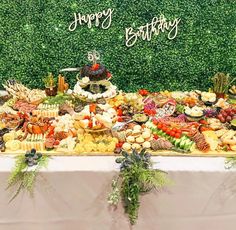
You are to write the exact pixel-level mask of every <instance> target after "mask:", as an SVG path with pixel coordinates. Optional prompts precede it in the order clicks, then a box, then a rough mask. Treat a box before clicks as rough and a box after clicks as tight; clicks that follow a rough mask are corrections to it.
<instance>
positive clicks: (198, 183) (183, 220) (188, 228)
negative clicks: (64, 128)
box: [0, 156, 236, 230]
mask: <svg viewBox="0 0 236 230" xmlns="http://www.w3.org/2000/svg"><path fill="white" fill-rule="evenodd" d="M224 160H225V159H224V158H220V157H219V158H199V157H153V161H154V162H156V164H155V165H154V166H155V167H158V168H159V169H162V170H166V171H168V172H169V176H170V178H171V179H172V180H173V181H174V184H173V185H172V186H170V187H168V188H166V189H165V190H163V191H160V192H158V193H157V192H153V193H150V194H147V195H145V196H143V197H142V199H141V207H140V213H139V219H138V222H137V225H136V226H134V227H133V229H134V230H141V229H142V230H144V229H145V230H152V229H153V230H156V229H157V230H174V229H175V230H199V229H201V230H205V229H206V230H235V228H236V170H235V169H233V170H230V171H229V170H226V169H225V168H224ZM13 165H14V159H13V158H12V157H10V156H2V157H0V230H64V229H66V230H80V229H81V230H90V229H91V230H100V229H101V230H111V229H112V230H120V229H122V230H126V229H130V226H129V223H128V220H127V218H126V217H125V216H124V214H123V209H122V207H121V206H119V207H118V209H117V210H112V209H111V208H110V207H109V206H108V205H107V202H106V198H107V194H108V192H109V191H110V183H111V180H112V178H113V177H114V176H115V175H117V172H118V165H117V164H116V163H115V158H114V157H53V159H52V160H50V163H49V166H48V168H47V169H44V170H42V172H41V173H40V176H39V177H38V180H37V183H36V187H35V195H34V198H33V199H32V198H30V197H29V196H28V194H20V195H19V197H17V199H16V200H14V201H13V202H12V203H10V204H8V200H9V198H10V196H11V193H10V191H5V187H6V184H7V178H8V176H9V172H10V170H11V168H12V167H13Z"/></svg>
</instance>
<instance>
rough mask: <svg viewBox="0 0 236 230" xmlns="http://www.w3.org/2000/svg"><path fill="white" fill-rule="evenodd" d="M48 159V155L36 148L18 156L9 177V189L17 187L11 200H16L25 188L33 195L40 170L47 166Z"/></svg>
mask: <svg viewBox="0 0 236 230" xmlns="http://www.w3.org/2000/svg"><path fill="white" fill-rule="evenodd" d="M48 159H49V157H48V156H47V155H42V154H41V153H37V152H36V150H35V149H32V150H31V151H27V152H26V154H25V155H20V156H17V157H16V162H15V166H14V168H13V170H12V172H11V174H10V177H9V178H8V186H7V189H10V188H12V187H13V188H15V187H16V190H15V191H14V195H13V196H12V198H11V199H10V201H9V202H11V201H12V200H14V199H15V198H16V197H17V196H18V195H19V193H20V192H21V191H23V190H25V191H27V192H29V194H30V195H31V196H33V189H34V184H35V181H36V178H37V174H38V171H39V170H40V169H41V168H43V167H47V165H48Z"/></svg>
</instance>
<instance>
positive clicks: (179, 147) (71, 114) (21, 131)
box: [0, 60, 236, 156]
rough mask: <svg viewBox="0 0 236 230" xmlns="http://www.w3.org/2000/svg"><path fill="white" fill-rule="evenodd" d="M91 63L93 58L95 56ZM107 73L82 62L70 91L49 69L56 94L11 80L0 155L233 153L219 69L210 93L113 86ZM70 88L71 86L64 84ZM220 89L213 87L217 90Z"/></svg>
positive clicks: (0, 119) (234, 125) (1, 112)
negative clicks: (143, 151)
mask: <svg viewBox="0 0 236 230" xmlns="http://www.w3.org/2000/svg"><path fill="white" fill-rule="evenodd" d="M93 61H94V60H93ZM110 78H111V74H110V72H109V71H108V70H107V69H106V67H105V66H103V65H102V64H100V63H97V62H96V61H94V62H93V63H92V64H88V65H86V66H84V67H82V68H81V71H80V77H79V79H78V81H77V83H76V84H75V86H74V88H73V89H68V87H69V85H68V84H67V83H66V82H65V77H64V76H63V75H59V77H58V84H56V81H54V78H53V76H52V74H50V75H49V76H48V77H46V79H44V80H45V86H46V87H49V88H50V86H53V88H54V87H55V89H56V91H55V90H54V89H53V92H51V93H53V94H49V92H48V93H47V95H49V96H46V94H45V91H43V90H39V89H32V90H31V89H28V88H27V87H26V86H24V85H23V84H21V83H19V82H17V81H16V80H8V81H6V82H5V83H4V84H3V86H4V87H5V89H6V90H7V92H8V97H6V98H4V100H3V103H1V105H0V150H1V153H4V152H5V153H7V154H8V153H24V152H25V151H29V150H31V149H36V150H37V151H41V152H47V153H49V154H63V155H80V154H94V155H96V154H112V153H113V154H119V153H120V152H122V150H123V151H126V152H131V151H132V149H137V150H140V149H143V148H145V149H148V150H149V151H151V152H152V153H153V154H162V153H163V154H165V153H168V154H176V153H178V154H188V155H191V154H200V155H201V154H202V155H203V156H207V154H213V153H214V154H215V155H217V154H219V155H220V154H222V153H223V152H224V151H228V152H229V153H232V154H236V104H235V103H232V101H230V100H229V99H228V97H223V98H218V93H220V92H224V93H226V92H227V90H228V91H229V94H231V95H234V94H235V86H231V87H230V88H229V89H227V90H225V87H226V86H228V85H227V84H228V83H229V77H228V76H227V75H224V74H217V75H216V76H215V77H214V80H213V81H214V88H213V91H214V92H212V90H209V92H201V91H199V90H193V91H190V92H181V91H174V92H170V91H167V90H166V91H162V92H150V91H149V90H147V89H140V90H139V91H138V92H132V93H131V92H129V93H125V92H122V91H118V90H117V88H116V86H114V85H112V83H111V82H110ZM67 89H68V90H67ZM215 90H217V91H215Z"/></svg>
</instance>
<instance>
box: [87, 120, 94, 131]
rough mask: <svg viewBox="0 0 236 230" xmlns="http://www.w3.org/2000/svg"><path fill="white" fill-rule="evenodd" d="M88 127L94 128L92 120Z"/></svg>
mask: <svg viewBox="0 0 236 230" xmlns="http://www.w3.org/2000/svg"><path fill="white" fill-rule="evenodd" d="M88 127H89V128H90V129H91V128H93V122H92V121H91V120H90V121H89V123H88Z"/></svg>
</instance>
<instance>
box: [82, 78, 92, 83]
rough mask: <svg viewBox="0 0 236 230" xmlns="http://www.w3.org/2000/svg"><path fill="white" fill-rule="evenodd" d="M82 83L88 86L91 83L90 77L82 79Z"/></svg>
mask: <svg viewBox="0 0 236 230" xmlns="http://www.w3.org/2000/svg"><path fill="white" fill-rule="evenodd" d="M81 81H82V83H84V84H87V83H89V81H90V80H89V78H88V77H83V78H82V79H81Z"/></svg>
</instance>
